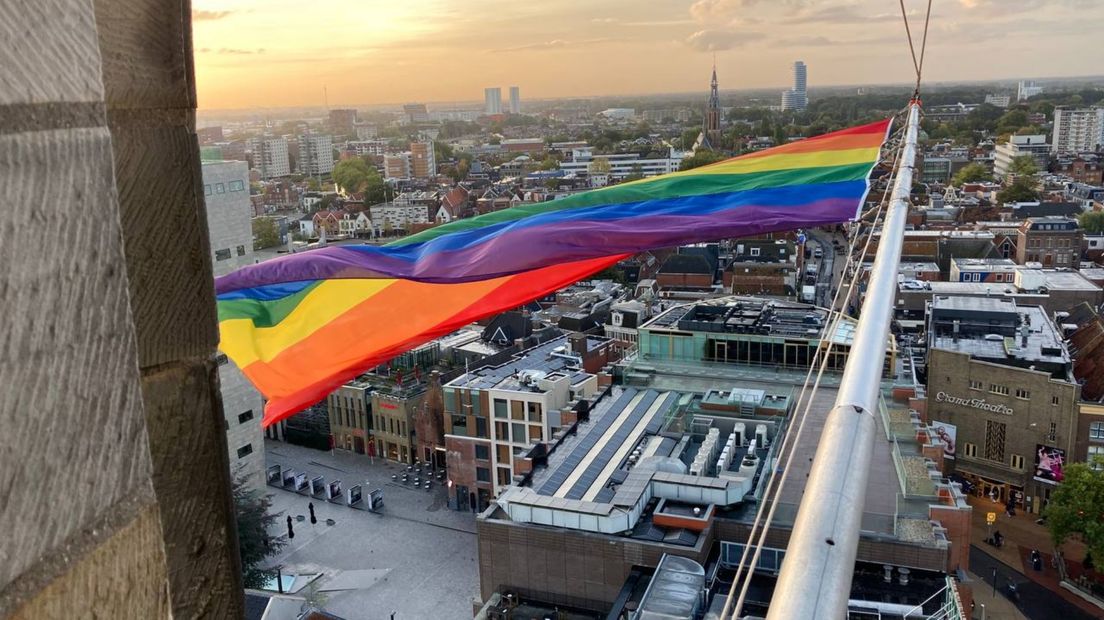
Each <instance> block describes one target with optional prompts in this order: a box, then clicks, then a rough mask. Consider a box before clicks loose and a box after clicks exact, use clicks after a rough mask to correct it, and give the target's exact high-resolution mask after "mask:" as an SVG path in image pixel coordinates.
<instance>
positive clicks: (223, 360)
mask: <svg viewBox="0 0 1104 620" xmlns="http://www.w3.org/2000/svg"><path fill="white" fill-rule="evenodd" d="M229 362H230V358H228V357H226V354H225V353H219V354H218V355H216V356H215V363H216V364H218V365H219V366H222V365H223V364H227V363H229Z"/></svg>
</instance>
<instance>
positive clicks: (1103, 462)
mask: <svg viewBox="0 0 1104 620" xmlns="http://www.w3.org/2000/svg"><path fill="white" fill-rule="evenodd" d="M1088 457H1089V467H1092V468H1093V469H1095V470H1096V471H1102V470H1104V446H1089V453H1088Z"/></svg>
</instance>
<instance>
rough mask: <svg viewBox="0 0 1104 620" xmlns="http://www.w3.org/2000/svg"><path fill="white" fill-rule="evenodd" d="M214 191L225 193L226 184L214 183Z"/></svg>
mask: <svg viewBox="0 0 1104 620" xmlns="http://www.w3.org/2000/svg"><path fill="white" fill-rule="evenodd" d="M215 193H216V194H225V193H226V186H225V185H223V184H222V183H215Z"/></svg>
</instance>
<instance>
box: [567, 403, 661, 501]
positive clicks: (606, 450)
mask: <svg viewBox="0 0 1104 620" xmlns="http://www.w3.org/2000/svg"><path fill="white" fill-rule="evenodd" d="M677 397H678V394H676V393H674V392H670V393H668V394H667V396H666V397H665V398H664V399H663V403H662V405H661V406H660V408H659V409H658V410H657V411H656V414H655V415H654V416H653V420H652V421H651V422H649V424H648V426H649V427H655V430H656V431H658V430H659V425H660V424H662V421H663V416H662V415H661V414H662V413H663V412H665V411H667V410H668V409H670V408H671V407H673V406H674V403H675V400H676V398H677ZM657 398H659V392H657V391H655V390H648V391H647V393H646V394H645V396H644V398H643V399H641V401H640V402H639V403H637V405H636V407H635V408H633V410H632V413H630V414H629V416H628V418H627V419H625V421H624V422H623V423H622V424H621V426H620V427H618V428H617V430H615V431H614V433H613V435H612V436H610V438H609V439H608V440H607V441H606V442H605V445H603V446H602V449H601V450H600V451H599V452H598V454H597V455H595V457H594V459H593V460H592V461H591V462H590V464H589V465H587V468H586V470H584V471H583V475H582V476H580V477H579V479H578V480H577V481H576V482H575V484H574V485H573V486H572V487H571V490H570V491H568V492H567V495H566V496H565V497H567V498H568V499H582V498H583V496H584V495H586V492H587V490H588V489H590V487H591V486H592V485H593V484H594V482H595V481H596V480H598V476H600V475H601V474H602V470H603V469H605V468H606V465H608V464H609V462H610V459H612V458H613V456H614V454H616V453H617V451H618V450H620V449H621V446H623V445H625V442H626V441H628V440H629V435H630V434H632V432H633V430H634V429H635V428H636V426H637V425H638V424H640V421H641V419H643V418H644V415H645V414H646V413H647V412H648V410H649V409H651V408H652V405H654V404H655V401H656V399H657ZM652 432H655V431H652Z"/></svg>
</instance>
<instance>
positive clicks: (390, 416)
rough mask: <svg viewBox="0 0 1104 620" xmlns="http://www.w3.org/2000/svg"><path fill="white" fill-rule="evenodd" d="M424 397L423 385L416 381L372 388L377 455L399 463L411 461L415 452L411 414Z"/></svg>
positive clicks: (414, 457)
mask: <svg viewBox="0 0 1104 620" xmlns="http://www.w3.org/2000/svg"><path fill="white" fill-rule="evenodd" d="M424 397H425V386H423V385H421V384H420V383H419V384H414V385H411V386H407V387H403V386H401V385H396V386H392V387H391V388H390V389H377V390H375V391H373V392H372V436H373V438H374V439H375V441H376V454H377V455H379V456H382V457H384V458H385V459H388V460H390V461H398V462H400V463H413V462H414V460H415V459H416V458H417V456H418V455H417V450H416V445H415V442H414V428H415V427H414V415H415V413H416V412H417V411H418V408H419V407H421V405H422V399H423V398H424Z"/></svg>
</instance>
